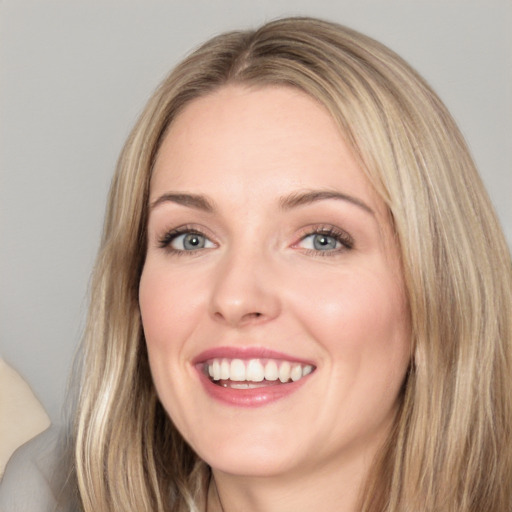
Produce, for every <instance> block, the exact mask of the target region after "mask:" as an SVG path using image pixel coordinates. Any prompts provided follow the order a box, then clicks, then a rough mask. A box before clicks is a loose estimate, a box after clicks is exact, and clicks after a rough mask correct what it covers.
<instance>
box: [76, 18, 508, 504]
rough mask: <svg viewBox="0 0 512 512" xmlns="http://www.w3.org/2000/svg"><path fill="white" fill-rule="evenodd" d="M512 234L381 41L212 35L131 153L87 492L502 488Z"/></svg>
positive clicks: (410, 496) (188, 500) (245, 494)
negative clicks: (511, 241)
mask: <svg viewBox="0 0 512 512" xmlns="http://www.w3.org/2000/svg"><path fill="white" fill-rule="evenodd" d="M511 281H512V277H511V262H510V255H509V252H508V249H507V246H506V243H505V241H504V238H503V235H502V233H501V230H500V228H499V225H498V223H497V221H496V218H495V215H494V214H493V211H492V207H491V205H490V203H489V200H488V198H487V196H486V194H485V192H484V190H483V187H482V184H481V182H480V180H479V178H478V175H477V173H476V170H475V168H474V165H473V163H472V161H471V158H470V156H469V153H468V150H467V148H466V146H465V143H464V141H463V138H462V136H461V135H460V133H459V131H458V129H457V127H456V126H455V124H454V122H453V120H452V119H451V117H450V116H449V114H448V113H447V111H446V109H445V107H444V106H443V105H442V104H441V102H440V100H439V99H438V98H437V96H436V95H435V94H434V93H433V92H432V91H431V89H430V88H429V87H428V86H427V85H426V84H425V83H424V81H423V80H422V79H421V78H420V77H418V75H417V74H416V73H415V72H414V71H412V70H411V69H410V68H409V67H408V66H407V64H405V63H404V62H403V61H402V60H401V59H400V58H399V57H397V56H396V55H395V54H393V53H392V52H391V51H390V50H388V49H386V48H385V47H383V46H382V45H380V44H378V43H376V42H375V41H373V40H371V39H369V38H367V37H365V36H363V35H361V34H358V33H356V32H354V31H351V30H349V29H346V28H343V27H340V26H337V25H334V24H330V23H326V22H323V21H318V20H313V19H283V20H279V21H275V22H272V23H269V24H267V25H265V26H263V27H262V28H260V29H259V30H257V31H255V32H243V33H229V34H225V35H222V36H219V37H217V38H214V39H212V40H211V41H209V42H207V43H206V44H205V45H203V46H202V47H201V48H199V49H198V50H197V51H196V52H194V53H193V54H192V55H191V56H190V57H188V58H187V59H186V60H185V61H184V62H182V63H181V64H180V65H179V66H178V67H177V68H176V69H175V70H174V71H173V72H172V73H171V75H170V76H169V77H168V78H167V79H166V80H165V81H164V83H163V84H162V85H161V86H160V88H159V89H158V90H157V91H156V93H155V95H154V96H153V98H152V99H151V100H150V101H149V103H148V105H147V107H146V109H145V110H144V112H143V114H142V116H141V118H140V120H139V122H138V123H137V125H136V126H135V128H134V130H133V131H132V133H131V135H130V137H129V139H128V142H127V144H126V146H125V148H124V150H123V153H122V155H121V157H120V160H119V164H118V169H117V173H116V175H115V177H114V181H113V184H112V188H111V195H110V199H109V205H108V211H107V218H106V223H105V229H104V235H103V241H102V247H101V250H100V254H99V257H98V262H97V266H96V269H95V274H94V278H93V282H92V300H91V309H90V314H89V320H88V325H87V331H86V336H85V342H84V368H83V376H82V383H81V391H80V399H79V404H78V410H77V416H76V425H75V427H76V428H75V435H74V437H75V439H74V443H75V446H76V451H75V468H76V471H75V473H76V484H77V489H78V494H79V496H80V499H79V501H80V503H81V507H82V509H83V510H85V511H91V512H92V511H95V512H97V511H114V510H116V511H119V510H134V511H135V510H137V511H148V512H149V511H151V512H153V511H166V510H172V511H182V510H183V511H185V510H187V511H189V510H190V511H202V510H207V511H208V512H213V511H225V512H229V511H234V510H244V511H251V510H266V511H272V510H279V511H287V510H292V509H293V510H316V509H319V508H321V509H322V510H325V511H329V510H340V511H356V510H357V511H374V512H377V511H378V512H381V511H411V510H422V511H439V510H454V511H475V512H476V511H482V510H492V511H506V510H507V511H508V510H510V507H511V485H510V476H511V472H512V455H511V453H510V448H509V446H510V430H511V426H512V403H511V401H512V398H511V396H510V392H509V385H510V378H511V357H512V354H511V341H512V320H511V318H510V314H509V312H510V309H511V304H512V298H511V290H512V282H511Z"/></svg>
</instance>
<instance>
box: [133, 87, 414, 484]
mask: <svg viewBox="0 0 512 512" xmlns="http://www.w3.org/2000/svg"><path fill="white" fill-rule="evenodd" d="M148 240H149V241H148V248H147V258H146V262H145V265H144V270H143V273H142V277H141V281H140V309H141V313H142V321H143V325H144V332H145V337H146V342H147V349H148V353H149V361H150V365H151V371H152V375H153V379H154V383H155V386H156V389H157V392H158V395H159V397H160V400H161V401H162V403H163V405H164V407H165V409H166V411H167V412H168V414H169V416H170V417H171V418H172V420H173V422H174V424H175V425H176V427H177V428H178V430H179V431H180V432H181V433H182V435H183V437H184V438H185V439H186V440H187V441H188V443H189V444H190V445H191V446H192V447H193V449H194V450H195V451H196V452H197V453H198V455H199V456H200V457H202V458H203V459H204V460H205V461H206V462H208V463H209V464H210V465H211V466H212V467H213V468H214V469H217V470H219V471H222V472H226V473H230V474H238V475H278V474H283V473H286V474H293V473H294V472H296V473H301V472H302V473H304V472H305V473H307V472H309V471H312V470H315V468H316V469H318V468H329V467H333V468H334V467H339V466H340V464H341V465H344V464H345V465H346V464H352V465H354V467H355V468H358V469H356V470H361V469H362V468H363V467H365V465H366V466H367V465H368V464H369V463H371V457H372V456H373V454H374V453H375V450H376V449H377V447H378V446H379V445H380V444H381V443H382V441H383V439H384V437H385V436H386V434H387V433H388V432H389V428H390V425H391V423H392V422H393V418H394V415H395V413H396V410H397V405H398V401H399V398H398V397H399V392H400V388H401V385H402V383H403V381H404V376H405V373H406V369H407V366H408V362H409V350H410V346H409V343H410V332H409V323H408V314H407V304H406V300H405V294H404V288H403V281H402V274H401V268H400V263H399V253H398V250H397V247H396V244H395V242H394V239H393V235H392V230H391V227H390V222H389V219H388V216H387V214H386V210H385V207H384V205H383V203H382V202H381V200H380V199H379V198H378V197H377V196H376V194H375V192H374V190H373V188H372V186H371V185H370V183H369V181H368V180H367V179H366V177H365V175H364V173H363V172H362V170H361V169H360V168H359V166H358V164H357V163H356V161H355V159H354V158H353V156H352V154H351V152H350V150H349V149H348V147H347V145H346V144H345V142H344V141H343V138H342V137H341V135H340V133H339V131H338V129H337V127H336V126H335V124H334V122H333V120H332V119H331V117H330V116H329V115H328V114H327V112H326V111H325V110H324V108H323V107H321V106H319V104H317V103H316V102H315V101H314V100H313V99H311V98H310V97H309V96H307V95H306V94H304V93H302V92H299V91H297V90H295V89H292V88H285V87H266V88H259V89H249V88H245V87H241V86H226V87H224V88H221V89H220V90H217V91H216V92H214V93H212V94H210V95H208V96H205V97H202V98H200V99H196V100H194V101H193V102H191V103H190V104H189V105H188V106H187V107H186V108H185V109H184V110H183V112H182V113H181V114H180V115H179V116H178V118H177V119H176V120H175V121H174V123H173V124H172V126H171V128H170V130H169V131H168V133H167V135H166V137H165V139H164V141H163V144H162V146H161V148H160V151H159V153H158V157H157V160H156V164H155V168H154V174H153V177H152V181H151V191H150V215H149V223H148Z"/></svg>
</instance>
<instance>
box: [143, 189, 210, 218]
mask: <svg viewBox="0 0 512 512" xmlns="http://www.w3.org/2000/svg"><path fill="white" fill-rule="evenodd" d="M166 202H171V203H176V204H181V205H182V206H188V207H189V208H195V209H196V210H202V211H204V212H208V213H212V212H213V211H214V210H215V207H214V205H213V202H212V201H210V200H209V199H207V198H206V197H205V196H202V195H199V194H184V193H173V192H168V193H167V194H163V195H161V196H160V197H159V198H158V199H155V201H153V202H152V203H151V205H150V209H151V210H153V209H154V208H156V207H157V206H158V205H160V204H162V203H166Z"/></svg>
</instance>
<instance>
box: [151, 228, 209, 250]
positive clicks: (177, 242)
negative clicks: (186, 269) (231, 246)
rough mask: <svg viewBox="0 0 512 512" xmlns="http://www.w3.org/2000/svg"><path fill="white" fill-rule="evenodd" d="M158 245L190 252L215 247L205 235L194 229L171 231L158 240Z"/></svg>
mask: <svg viewBox="0 0 512 512" xmlns="http://www.w3.org/2000/svg"><path fill="white" fill-rule="evenodd" d="M160 247H162V248H165V247H167V248H169V249H170V250H172V251H175V252H187V251H188V252H190V251H197V250H200V249H209V248H211V247H215V244H214V243H213V242H212V241H211V240H209V239H208V238H207V237H206V236H204V235H203V234H201V233H197V232H195V231H185V232H183V231H181V232H180V231H174V232H173V231H171V232H169V233H167V234H166V235H165V236H164V238H163V239H162V240H160Z"/></svg>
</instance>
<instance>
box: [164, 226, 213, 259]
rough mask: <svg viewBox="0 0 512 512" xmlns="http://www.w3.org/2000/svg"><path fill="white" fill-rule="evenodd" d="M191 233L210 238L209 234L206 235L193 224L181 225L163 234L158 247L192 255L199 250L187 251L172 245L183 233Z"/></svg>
mask: <svg viewBox="0 0 512 512" xmlns="http://www.w3.org/2000/svg"><path fill="white" fill-rule="evenodd" d="M189 234H190V235H199V236H202V237H205V238H207V239H209V238H208V236H206V235H205V234H204V233H203V232H202V231H201V230H199V229H197V228H195V227H193V226H181V227H179V228H176V229H172V230H170V231H167V232H166V233H165V234H164V236H162V237H161V238H160V239H159V240H158V247H159V248H160V249H165V250H166V251H168V252H170V253H172V254H176V255H183V254H186V253H188V255H191V254H192V253H194V252H197V251H185V250H180V249H174V247H172V246H171V244H172V242H174V240H176V238H178V237H179V236H181V235H189ZM198 250H199V249H198Z"/></svg>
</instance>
